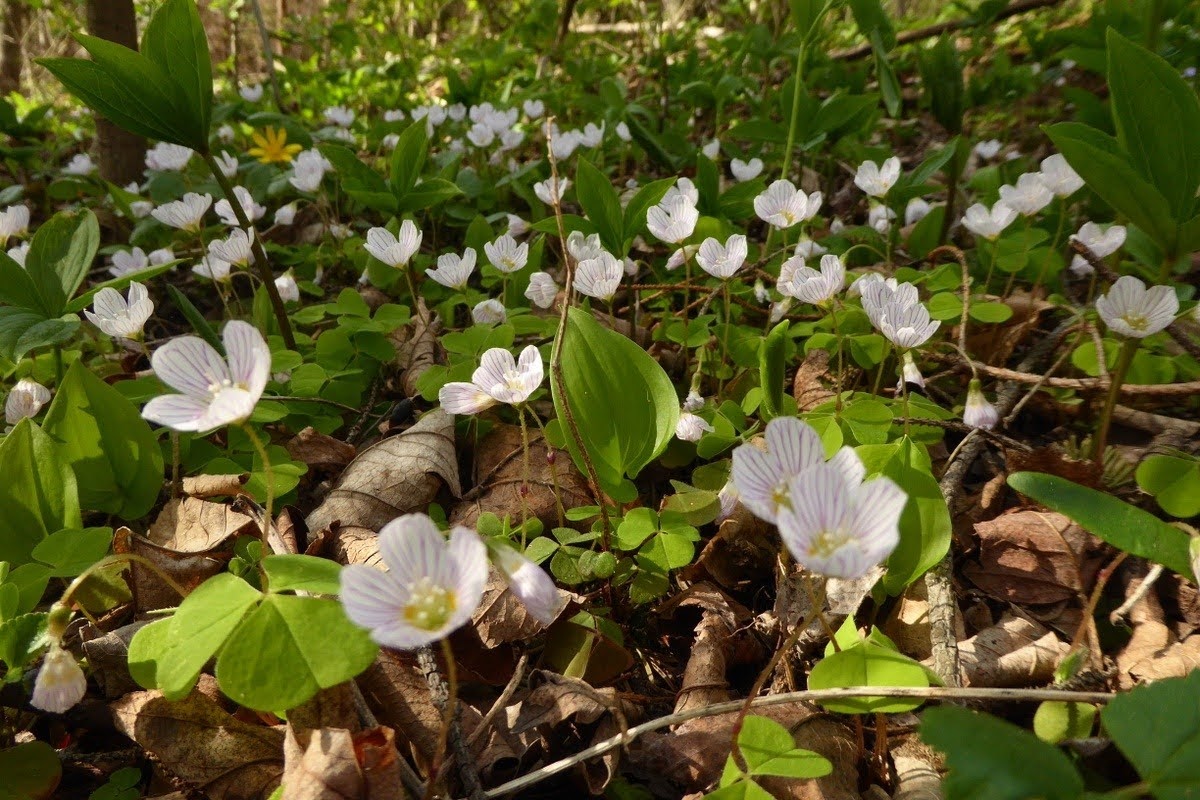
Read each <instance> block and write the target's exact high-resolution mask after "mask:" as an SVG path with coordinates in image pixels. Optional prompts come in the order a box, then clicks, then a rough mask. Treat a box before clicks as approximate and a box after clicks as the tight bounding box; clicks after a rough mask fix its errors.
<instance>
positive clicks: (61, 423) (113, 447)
mask: <svg viewBox="0 0 1200 800" xmlns="http://www.w3.org/2000/svg"><path fill="white" fill-rule="evenodd" d="M43 427H44V430H45V432H46V433H47V434H49V435H50V436H51V437H53V438H54V440H55V441H57V442H58V444H59V446H60V448H61V452H62V454H63V457H64V458H66V459H67V460H68V461H69V462H70V464H71V468H72V469H73V470H74V472H75V479H76V481H77V483H78V486H79V502H80V504H81V505H82V506H83V507H84V508H86V509H88V510H91V511H103V512H105V513H108V514H115V515H117V516H119V517H122V518H124V519H129V520H133V519H137V518H139V517H142V516H144V515H145V514H147V513H149V511H150V509H151V508H153V507H154V504H155V503H156V502H157V501H158V493H159V491H160V490H161V489H162V485H163V456H162V448H160V447H159V444H158V439H157V438H155V436H154V432H153V431H152V430H151V429H150V425H149V424H148V423H147V422H146V421H145V420H144V419H142V415H141V413H140V412H139V411H138V408H137V406H135V405H134V404H133V403H131V402H130V401H129V400H127V399H126V398H125V396H124V395H122V394H121V393H120V392H118V391H117V390H116V389H114V388H113V387H112V386H110V385H108V384H107V383H105V382H104V381H102V380H101V379H100V378H99V377H97V376H96V374H95V373H93V372H92V371H91V370H90V369H88V368H87V367H86V366H84V364H83V362H82V361H76V362H75V363H74V364H72V365H71V368H70V369H68V370H67V374H66V376H65V377H64V378H63V381H62V383H61V384H60V385H59V387H58V392H57V393H56V394H55V396H54V400H53V402H51V403H50V409H49V410H48V411H47V412H46V420H45V423H44V425H43Z"/></svg>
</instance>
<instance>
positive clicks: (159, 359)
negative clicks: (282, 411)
mask: <svg viewBox="0 0 1200 800" xmlns="http://www.w3.org/2000/svg"><path fill="white" fill-rule="evenodd" d="M221 340H222V342H223V343H224V345H225V352H226V353H227V354H228V355H227V359H228V360H226V359H224V358H221V355H220V353H218V352H217V351H216V350H215V349H214V348H213V347H212V345H210V344H209V343H208V342H206V341H204V340H203V339H201V338H200V337H199V336H181V337H179V338H177V339H172V340H171V341H169V342H167V343H166V344H164V345H163V346H162V347H160V348H158V349H157V350H155V351H154V355H152V356H151V357H150V367H151V368H152V369H153V370H154V374H155V375H157V376H158V378H159V380H161V381H162V382H163V383H165V384H167V386H170V387H171V388H172V389H175V390H176V391H178V392H180V394H165V395H161V396H159V397H155V398H154V399H153V400H151V401H150V402H149V403H146V405H145V407H144V408H143V409H142V416H143V417H145V418H146V419H148V420H150V421H151V422H156V423H158V424H159V425H165V426H166V427H168V428H171V429H173V430H177V431H196V432H206V431H211V430H214V429H216V428H219V427H221V426H223V425H231V424H236V423H240V422H245V421H246V420H247V419H249V418H250V415H251V414H252V413H253V412H254V406H255V404H256V403H258V399H259V398H260V397H261V396H262V393H263V389H265V388H266V386H267V378H268V377H269V376H270V372H271V351H270V349H269V348H268V347H267V343H266V341H265V340H264V339H263V337H262V334H261V333H259V332H258V329H257V328H255V327H254V326H253V325H251V324H250V323H248V322H242V321H241V320H234V321H232V322H230V323H228V324H227V325H226V326H225V330H224V332H223V333H222V336H221Z"/></svg>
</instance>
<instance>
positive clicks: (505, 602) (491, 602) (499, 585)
mask: <svg viewBox="0 0 1200 800" xmlns="http://www.w3.org/2000/svg"><path fill="white" fill-rule="evenodd" d="M488 570H489V571H488V582H487V585H486V586H485V587H484V590H483V598H482V599H481V600H480V602H479V607H478V608H476V609H475V613H474V614H473V615H472V616H471V621H472V622H473V623H474V624H475V630H476V632H478V634H479V639H480V641H482V642H483V645H484V646H485V647H489V648H492V647H499V646H500V645H503V644H510V643H512V642H525V641H529V640H530V639H532V638H534V637H535V636H537V635H538V634H539V633H541V632H542V631H544V630H545V629H546V626H545V625H543V624H542V623H540V622H538V621H537V620H536V619H534V618H533V617H532V616H530V614H529V610H528V609H527V608H525V604H524V603H522V602H521V601H520V600H519V599H517V596H516V595H515V594H513V593H512V590H511V589H509V588H508V581H506V580H505V579H504V576H503V575H501V574H500V573H499V571H497V569H496V568H495V567H489V568H488ZM558 596H559V599H560V600H561V605H560V606H559V613H560V614H561V613H562V610H563V609H565V608H566V607H567V602H568V601H569V600H570V597H571V595H569V594H567V593H566V592H564V591H562V590H561V589H559V591H558Z"/></svg>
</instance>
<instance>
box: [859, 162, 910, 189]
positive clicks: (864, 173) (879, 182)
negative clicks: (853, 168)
mask: <svg viewBox="0 0 1200 800" xmlns="http://www.w3.org/2000/svg"><path fill="white" fill-rule="evenodd" d="M899 179H900V159H899V158H897V157H896V156H892V157H891V158H889V159H888V160H886V161H884V162H883V165H882V166H880V165H878V164H876V163H875V162H874V161H864V162H863V163H862V164H860V165H859V167H858V172H857V173H855V175H854V185H855V186H857V187H858V188H860V189H862V190H863V191H864V192H866V193H867V195H868V196H870V197H885V196H887V193H888V192H890V191H891V190H892V187H893V186H895V185H896V181H897V180H899Z"/></svg>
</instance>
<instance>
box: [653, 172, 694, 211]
mask: <svg viewBox="0 0 1200 800" xmlns="http://www.w3.org/2000/svg"><path fill="white" fill-rule="evenodd" d="M679 199H683V200H685V201H687V202H688V203H689V204H690V205H693V206H694V205H696V204H697V203H699V202H700V190H699V189H698V188H696V184H695V183H693V182H692V179H691V178H676V179H675V183H673V184H671V188H669V189H667V191H666V192H664V193H663V196H662V200H660V201H659V203H658V204H659V205H660V206H663V207H664V208H665V207H666V206H668V205H670V204H671V203H674V202H676V201H677V200H679Z"/></svg>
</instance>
